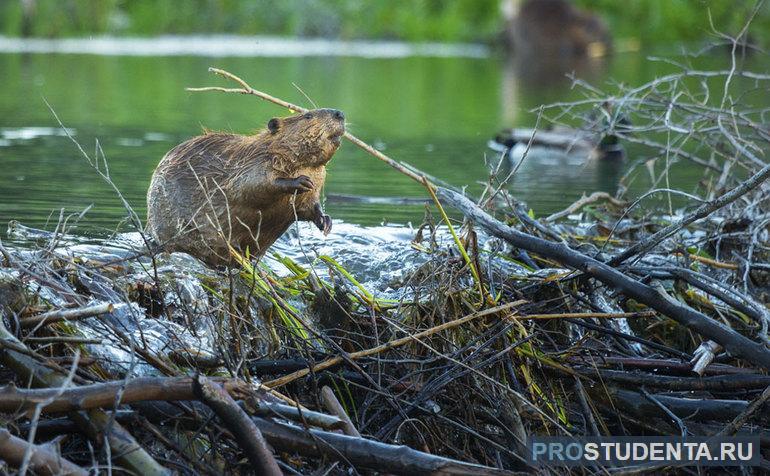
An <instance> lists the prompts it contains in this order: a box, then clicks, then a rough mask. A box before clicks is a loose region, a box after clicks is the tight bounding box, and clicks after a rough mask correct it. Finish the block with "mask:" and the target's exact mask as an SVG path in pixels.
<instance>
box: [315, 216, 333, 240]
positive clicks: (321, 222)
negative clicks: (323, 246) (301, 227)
mask: <svg viewBox="0 0 770 476" xmlns="http://www.w3.org/2000/svg"><path fill="white" fill-rule="evenodd" d="M313 223H315V226H317V227H318V229H319V230H321V231H322V232H323V233H324V236H326V235H328V234H329V232H330V231H332V217H330V216H329V215H327V214H325V213H321V214H319V215H317V216H316V218H315V220H313Z"/></svg>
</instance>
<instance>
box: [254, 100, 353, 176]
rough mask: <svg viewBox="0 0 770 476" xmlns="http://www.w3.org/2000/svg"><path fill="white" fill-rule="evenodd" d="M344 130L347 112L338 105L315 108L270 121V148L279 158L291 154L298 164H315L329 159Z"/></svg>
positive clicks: (307, 165)
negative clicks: (332, 107) (343, 111)
mask: <svg viewBox="0 0 770 476" xmlns="http://www.w3.org/2000/svg"><path fill="white" fill-rule="evenodd" d="M344 133H345V114H343V113H342V111H338V110H336V109H314V110H311V111H307V112H305V113H304V114H295V115H293V116H289V117H282V118H278V117H274V118H272V119H270V121H269V122H268V123H267V137H268V138H269V140H270V146H269V149H270V151H271V152H272V155H273V157H275V158H277V159H284V160H286V159H288V158H292V159H293V160H294V161H296V164H295V165H302V166H306V167H315V166H321V165H325V164H326V163H327V162H329V161H330V160H331V158H332V156H333V155H334V153H335V152H336V151H337V148H338V147H339V146H340V139H341V138H342V135H343V134H344Z"/></svg>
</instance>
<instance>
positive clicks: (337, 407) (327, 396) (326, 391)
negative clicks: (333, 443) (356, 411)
mask: <svg viewBox="0 0 770 476" xmlns="http://www.w3.org/2000/svg"><path fill="white" fill-rule="evenodd" d="M321 403H322V404H323V406H324V407H325V408H326V410H328V411H329V412H330V413H331V414H333V415H336V416H337V418H339V419H340V420H342V421H343V422H344V425H343V427H342V431H344V432H345V434H346V435H348V436H355V437H357V438H360V437H361V433H359V432H358V430H357V429H356V427H355V425H353V422H352V421H351V420H350V417H349V416H348V413H347V412H346V411H345V409H344V408H343V407H342V405H341V404H340V401H339V400H337V397H336V396H335V395H334V392H333V391H332V389H331V388H329V387H327V386H324V388H322V389H321Z"/></svg>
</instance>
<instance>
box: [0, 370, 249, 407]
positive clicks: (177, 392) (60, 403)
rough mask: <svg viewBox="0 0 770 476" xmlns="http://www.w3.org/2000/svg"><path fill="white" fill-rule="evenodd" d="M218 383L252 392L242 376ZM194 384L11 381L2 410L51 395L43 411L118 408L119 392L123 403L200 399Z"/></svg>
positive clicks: (184, 380) (167, 380)
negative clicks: (62, 385) (24, 384)
mask: <svg viewBox="0 0 770 476" xmlns="http://www.w3.org/2000/svg"><path fill="white" fill-rule="evenodd" d="M218 383H219V384H221V385H223V386H224V387H225V389H226V390H227V391H228V392H229V393H230V394H232V395H235V396H238V397H241V396H244V395H248V394H249V387H248V384H247V383H246V382H243V381H241V380H237V379H228V380H224V379H220V380H219V382H218ZM192 384H193V381H192V379H191V378H190V377H143V378H135V379H131V380H128V381H123V380H119V381H114V382H105V383H95V384H92V385H83V386H79V387H71V388H68V389H65V390H64V391H60V390H59V389H55V388H41V389H20V388H16V387H15V386H13V385H7V386H4V387H0V412H6V413H12V412H15V411H19V410H28V409H31V408H34V407H35V405H37V404H38V403H40V402H44V401H46V400H47V399H51V403H50V404H48V405H46V406H44V407H43V408H42V411H43V413H60V412H71V411H80V410H90V409H93V408H108V409H109V408H115V403H116V402H115V400H116V397H117V396H118V394H119V393H120V402H119V403H120V404H121V405H122V404H129V403H135V402H142V401H147V400H155V401H179V400H197V399H198V396H197V395H195V394H194V393H193V391H192ZM121 392H122V393H121Z"/></svg>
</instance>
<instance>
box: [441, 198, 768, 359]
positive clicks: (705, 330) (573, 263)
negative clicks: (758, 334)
mask: <svg viewBox="0 0 770 476" xmlns="http://www.w3.org/2000/svg"><path fill="white" fill-rule="evenodd" d="M436 193H437V195H438V196H439V197H440V198H441V200H443V201H444V202H446V203H447V204H449V205H451V206H453V207H454V208H456V209H457V210H459V211H461V212H462V213H463V214H465V216H466V217H468V218H469V219H471V220H473V221H474V222H476V223H478V224H479V225H481V226H482V227H483V228H484V229H486V230H487V231H488V232H489V233H491V234H492V235H494V236H496V237H498V238H501V239H503V240H505V241H507V242H508V243H510V244H512V245H513V246H516V247H519V248H523V249H525V250H527V251H530V252H533V253H538V254H540V255H541V256H544V257H546V258H550V259H552V260H555V261H558V262H560V263H562V264H564V265H566V266H569V267H571V268H573V269H576V270H579V271H582V272H583V273H585V274H587V275H589V276H591V277H593V278H595V279H597V280H599V281H601V282H602V283H604V284H606V285H607V286H610V287H612V288H615V289H617V290H619V291H621V292H623V293H624V294H625V295H627V296H628V297H631V298H634V299H636V300H637V301H639V302H641V303H643V304H646V305H647V306H649V307H651V308H652V309H655V310H656V311H658V312H660V313H661V314H664V315H666V316H668V317H670V318H671V319H673V320H675V321H677V322H678V323H679V324H681V325H683V326H685V327H687V328H689V329H691V330H693V331H695V332H697V333H699V334H701V335H702V336H704V337H706V338H708V339H711V340H713V341H714V342H717V343H718V344H720V345H722V347H724V348H725V350H727V351H728V352H729V353H730V354H732V355H733V356H736V357H742V358H744V359H746V360H748V361H749V362H752V363H754V364H758V365H761V366H762V367H764V368H766V369H768V370H770V351H768V349H767V348H766V347H765V346H764V345H763V344H760V343H758V342H754V341H752V340H751V339H749V338H747V337H745V336H743V335H741V334H739V333H738V332H735V331H734V330H733V329H731V328H729V327H727V326H725V325H723V324H721V323H719V322H717V321H715V320H713V319H711V318H710V317H708V316H706V315H705V314H702V313H700V312H698V311H696V310H694V309H692V308H690V307H688V306H685V305H683V304H682V303H680V302H678V301H675V300H673V299H671V298H670V297H669V296H667V295H665V294H662V293H661V292H660V291H658V290H657V289H655V288H653V287H652V286H649V285H647V284H644V283H642V282H640V281H637V280H636V279H633V278H631V277H629V276H627V275H625V274H623V273H621V272H620V271H618V270H616V269H615V268H612V267H611V266H609V265H607V264H606V263H603V262H601V261H598V260H596V259H594V258H591V257H590V256H587V255H585V254H583V253H580V252H578V251H575V250H573V249H571V248H570V247H568V246H566V245H565V244H563V243H553V242H551V241H547V240H544V239H542V238H538V237H536V236H532V235H529V234H527V233H522V232H520V231H518V230H516V229H515V228H513V227H510V226H508V225H505V224H504V223H502V222H500V221H499V220H497V219H495V218H494V217H492V216H491V215H489V214H488V213H486V212H484V211H483V210H481V209H480V208H479V207H478V206H476V204H475V203H473V202H472V201H470V200H469V199H468V198H467V197H465V196H463V195H461V194H459V193H457V192H454V191H452V190H448V189H445V188H437V190H436Z"/></svg>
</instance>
